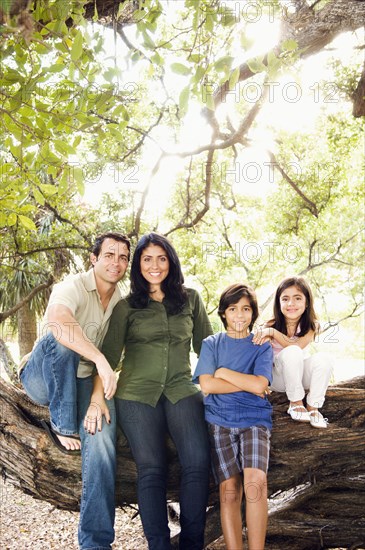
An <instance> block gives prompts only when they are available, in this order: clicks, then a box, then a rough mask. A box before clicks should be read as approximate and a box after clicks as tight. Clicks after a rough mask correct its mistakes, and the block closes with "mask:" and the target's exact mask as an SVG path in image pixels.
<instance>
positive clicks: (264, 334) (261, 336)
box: [252, 327, 274, 346]
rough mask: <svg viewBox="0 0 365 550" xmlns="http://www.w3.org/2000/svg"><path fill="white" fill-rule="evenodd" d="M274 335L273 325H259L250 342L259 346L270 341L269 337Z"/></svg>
mask: <svg viewBox="0 0 365 550" xmlns="http://www.w3.org/2000/svg"><path fill="white" fill-rule="evenodd" d="M273 337H274V329H273V327H260V328H259V329H257V332H255V335H254V337H253V338H252V342H253V343H254V344H256V345H259V346H261V345H262V344H264V343H265V342H271V339H272V338H273Z"/></svg>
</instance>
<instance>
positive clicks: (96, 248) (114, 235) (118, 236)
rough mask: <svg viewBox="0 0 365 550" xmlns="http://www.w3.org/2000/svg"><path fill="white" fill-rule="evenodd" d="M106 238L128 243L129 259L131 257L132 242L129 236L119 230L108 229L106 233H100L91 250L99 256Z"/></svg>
mask: <svg viewBox="0 0 365 550" xmlns="http://www.w3.org/2000/svg"><path fill="white" fill-rule="evenodd" d="M105 239H114V240H115V241H118V242H120V243H124V244H126V245H127V248H128V251H129V254H128V260H129V258H130V251H131V243H130V242H129V239H128V237H126V236H125V235H123V233H119V231H107V232H106V233H102V234H101V235H98V236H97V237H96V238H95V242H94V245H93V247H92V250H91V252H92V253H93V254H94V255H95V256H96V257H97V258H98V256H99V254H100V251H101V247H102V245H103V242H104V241H105Z"/></svg>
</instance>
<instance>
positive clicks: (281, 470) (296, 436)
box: [0, 377, 365, 550]
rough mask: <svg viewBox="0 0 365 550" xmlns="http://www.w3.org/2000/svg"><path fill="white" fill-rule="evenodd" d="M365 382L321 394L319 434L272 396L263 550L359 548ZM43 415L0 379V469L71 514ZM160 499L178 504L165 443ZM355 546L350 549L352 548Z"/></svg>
mask: <svg viewBox="0 0 365 550" xmlns="http://www.w3.org/2000/svg"><path fill="white" fill-rule="evenodd" d="M364 387H365V377H359V378H355V379H354V380H351V381H348V382H346V383H343V384H341V385H338V386H335V387H330V388H329V389H328V391H327V397H326V402H325V405H324V410H323V412H324V414H325V416H328V418H329V420H330V423H329V425H328V428H327V429H325V430H323V429H322V430H316V429H314V428H312V427H311V426H310V425H308V424H300V423H298V422H293V421H292V420H291V419H290V418H289V416H288V415H287V414H286V408H287V401H286V398H285V396H284V395H283V394H272V396H271V397H270V399H271V400H272V402H273V405H274V429H273V434H272V449H271V459H270V467H269V475H268V492H269V495H270V496H271V500H270V507H271V512H270V518H269V526H268V535H267V546H266V548H267V550H274V549H275V550H276V549H278V550H279V548H280V550H285V549H290V550H292V549H294V548H295V550H316V549H317V548H318V549H319V548H334V547H338V546H346V547H347V548H349V547H353V548H358V547H359V546H356V545H359V544H360V542H359V541H361V544H362V545H363V546H362V547H364V545H365V519H364V509H365V437H364V428H365V390H364ZM47 417H48V409H47V408H45V407H39V406H37V405H35V404H34V403H33V402H32V401H31V400H30V399H29V398H28V397H27V396H26V395H25V393H24V392H23V391H22V390H19V389H18V388H16V387H14V386H13V385H10V384H9V383H7V382H5V381H3V380H1V379H0V448H1V451H0V465H1V468H2V475H3V477H4V478H7V479H8V480H9V481H10V482H11V483H13V484H15V485H17V486H18V487H19V488H20V489H21V490H22V491H24V492H25V493H27V494H30V495H32V496H33V497H35V498H38V499H41V500H46V501H48V502H50V503H52V504H54V505H55V506H56V507H58V508H63V509H66V510H78V509H79V503H80V492H81V473H80V469H81V459H80V457H77V456H76V457H70V456H67V455H64V454H63V453H60V452H59V451H58V449H57V448H56V447H55V446H53V445H51V444H50V443H49V440H48V438H47V436H46V434H45V432H44V430H43V429H42V428H41V427H40V420H41V419H42V418H47ZM167 448H168V462H169V476H168V498H169V499H170V500H171V501H178V493H179V489H178V487H179V476H180V467H179V463H178V459H177V455H176V451H175V448H174V445H173V443H172V442H171V440H170V439H168V440H167ZM116 492H117V496H116V499H117V505H119V506H121V505H125V504H131V503H136V500H137V495H136V467H135V464H134V461H133V459H132V457H131V454H130V450H129V447H128V445H127V442H126V440H125V437H124V436H123V435H122V434H120V435H119V437H118V472H117V491H116ZM218 500H219V499H218V492H217V488H216V487H215V485H214V484H213V482H211V486H210V498H209V501H210V505H211V506H212V508H211V509H210V511H209V512H208V516H207V517H208V520H207V531H206V544H209V543H211V542H212V541H213V540H215V539H216V538H218V537H219V536H220V534H221V530H220V522H219V505H218ZM353 545H355V546H353Z"/></svg>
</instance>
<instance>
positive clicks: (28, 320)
mask: <svg viewBox="0 0 365 550" xmlns="http://www.w3.org/2000/svg"><path fill="white" fill-rule="evenodd" d="M17 317H18V319H17V320H18V343H19V353H20V357H23V356H24V355H26V354H27V353H29V352H30V351H32V349H33V345H34V342H35V341H36V339H37V316H36V314H35V311H34V310H32V309H31V307H30V302H27V303H26V304H24V306H23V307H22V308H20V309H19V310H18V312H17Z"/></svg>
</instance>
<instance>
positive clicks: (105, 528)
mask: <svg viewBox="0 0 365 550" xmlns="http://www.w3.org/2000/svg"><path fill="white" fill-rule="evenodd" d="M78 364H79V356H78V354H77V353H75V352H74V351H72V350H70V349H69V348H66V347H65V346H62V344H59V343H58V342H57V340H56V339H55V338H54V337H53V335H52V334H48V335H47V336H45V337H44V338H42V339H41V340H40V341H39V343H38V344H37V346H36V347H35V349H34V350H33V352H32V354H31V357H30V359H29V361H28V363H27V364H26V366H25V368H24V370H23V371H22V373H21V375H20V379H21V381H22V383H23V385H24V388H25V390H26V392H27V394H28V395H29V397H31V399H33V400H34V401H35V402H37V403H39V404H40V405H49V409H50V416H51V423H52V427H53V428H54V429H56V430H57V431H58V432H60V433H62V434H64V435H68V434H74V433H79V434H80V439H81V454H82V494H81V504H80V522H79V530H78V536H79V545H80V549H81V550H96V549H98V550H110V549H111V545H112V543H113V541H114V518H115V476H116V414H115V404H114V401H113V400H110V401H107V405H108V407H109V410H110V417H111V423H110V424H107V423H106V422H105V421H104V419H103V427H102V430H101V432H97V433H96V434H95V435H90V434H87V433H86V432H85V430H84V427H83V421H84V418H85V415H86V411H87V409H88V406H89V404H90V399H91V393H92V388H93V379H92V376H89V377H87V378H76V373H77V367H78Z"/></svg>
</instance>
